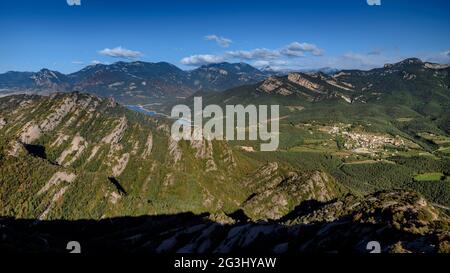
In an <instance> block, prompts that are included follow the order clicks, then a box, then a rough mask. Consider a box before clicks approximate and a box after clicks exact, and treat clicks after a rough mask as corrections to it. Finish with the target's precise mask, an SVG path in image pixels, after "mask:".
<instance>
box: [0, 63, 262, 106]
mask: <svg viewBox="0 0 450 273" xmlns="http://www.w3.org/2000/svg"><path fill="white" fill-rule="evenodd" d="M266 76H267V74H266V73H265V72H262V71H260V70H258V69H256V68H254V67H252V66H250V65H248V64H245V63H234V64H231V63H218V64H210V65H204V66H201V67H199V68H197V69H194V70H190V71H184V70H181V69H179V68H178V67H176V66H174V65H172V64H169V63H166V62H159V63H148V62H130V63H127V62H116V63H114V64H111V65H106V64H95V65H90V66H87V67H85V68H83V69H82V70H80V71H77V72H75V73H71V74H67V75H65V74H62V73H59V72H57V71H51V70H48V69H42V70H40V71H39V72H36V73H33V72H6V73H4V74H0V90H1V89H3V92H5V91H9V92H11V91H13V92H14V91H16V92H17V91H19V92H35V93H36V92H37V93H42V92H45V93H49V92H70V91H83V92H90V93H93V94H96V95H99V96H106V97H114V98H116V99H117V100H119V101H121V102H127V103H132V102H133V101H134V102H143V101H148V100H150V99H153V100H154V99H165V98H176V97H185V96H188V95H191V94H193V93H194V92H196V91H199V90H205V91H223V90H226V89H229V88H232V87H236V86H240V85H245V84H252V83H256V82H259V81H261V80H263V79H264V78H265V77H266Z"/></svg>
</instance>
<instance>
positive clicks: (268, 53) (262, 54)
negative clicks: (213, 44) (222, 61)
mask: <svg viewBox="0 0 450 273" xmlns="http://www.w3.org/2000/svg"><path fill="white" fill-rule="evenodd" d="M225 55H226V56H227V58H236V59H244V60H258V59H259V60H268V59H274V58H278V57H280V53H279V52H278V51H277V50H270V49H267V48H256V49H253V50H249V51H247V50H237V51H227V52H226V53H225Z"/></svg>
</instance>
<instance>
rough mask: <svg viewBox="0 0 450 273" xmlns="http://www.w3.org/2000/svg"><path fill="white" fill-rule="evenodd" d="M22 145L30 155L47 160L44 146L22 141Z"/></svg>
mask: <svg viewBox="0 0 450 273" xmlns="http://www.w3.org/2000/svg"><path fill="white" fill-rule="evenodd" d="M23 147H24V148H25V150H26V151H27V152H28V153H29V154H30V155H32V156H34V157H39V158H42V159H45V160H47V154H46V153H45V147H44V146H42V145H33V144H25V143H23Z"/></svg>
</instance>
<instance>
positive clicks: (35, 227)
mask: <svg viewBox="0 0 450 273" xmlns="http://www.w3.org/2000/svg"><path fill="white" fill-rule="evenodd" d="M449 223H450V221H449V218H448V216H446V215H444V214H443V213H442V212H440V211H439V210H438V209H436V208H434V207H433V206H431V205H430V204H428V203H427V201H426V200H425V199H423V198H422V197H421V196H419V195H418V194H416V193H413V192H409V191H389V192H387V191H385V192H378V193H375V194H372V195H369V196H366V197H365V198H357V197H355V196H351V195H348V196H346V197H344V198H341V199H339V200H333V201H330V202H325V203H319V202H307V203H304V204H302V205H301V206H299V207H297V208H296V209H295V210H294V211H293V212H291V213H289V214H288V215H286V216H284V217H283V218H281V219H279V220H277V221H268V222H253V221H250V220H248V218H246V216H245V214H244V213H243V212H242V211H238V212H236V213H233V214H231V215H225V214H215V215H210V214H203V215H194V214H191V213H182V214H177V215H166V216H163V215H161V216H142V217H122V218H113V219H104V220H100V221H93V220H78V221H42V222H40V221H32V220H14V219H12V218H3V219H1V220H0V238H1V241H0V242H1V244H0V250H1V251H8V252H10V251H17V252H42V251H44V252H62V253H64V252H67V250H66V244H67V242H69V241H72V240H77V241H78V242H80V244H81V245H82V249H83V252H84V253H105V252H107V253H109V252H145V253H247V254H248V253H264V254H269V253H273V254H282V253H355V252H356V253H358V252H360V253H367V252H368V250H367V249H366V246H367V243H368V242H370V241H378V242H379V243H380V245H381V252H393V253H449V252H450V231H449Z"/></svg>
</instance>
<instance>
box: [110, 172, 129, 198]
mask: <svg viewBox="0 0 450 273" xmlns="http://www.w3.org/2000/svg"><path fill="white" fill-rule="evenodd" d="M108 180H109V182H111V183H112V184H113V185H114V187H116V189H117V191H118V192H119V193H120V194H121V195H127V192H126V191H125V189H124V188H123V187H122V185H120V183H119V180H117V179H116V178H115V177H112V176H110V177H108Z"/></svg>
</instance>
